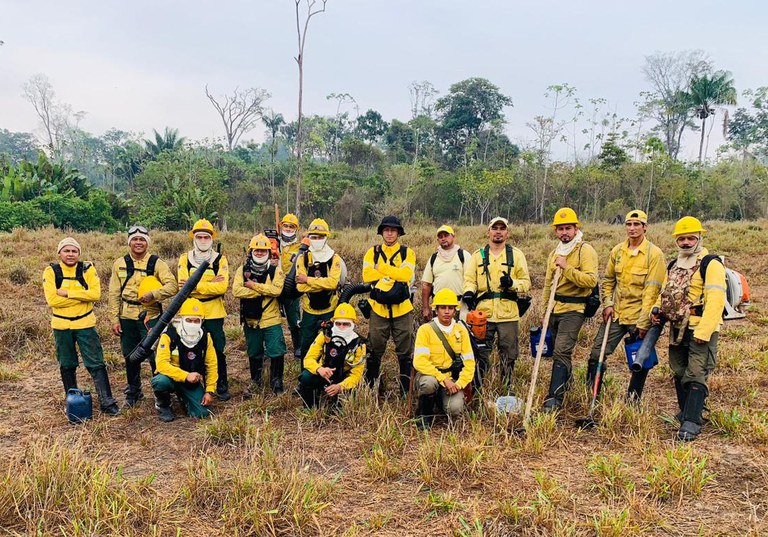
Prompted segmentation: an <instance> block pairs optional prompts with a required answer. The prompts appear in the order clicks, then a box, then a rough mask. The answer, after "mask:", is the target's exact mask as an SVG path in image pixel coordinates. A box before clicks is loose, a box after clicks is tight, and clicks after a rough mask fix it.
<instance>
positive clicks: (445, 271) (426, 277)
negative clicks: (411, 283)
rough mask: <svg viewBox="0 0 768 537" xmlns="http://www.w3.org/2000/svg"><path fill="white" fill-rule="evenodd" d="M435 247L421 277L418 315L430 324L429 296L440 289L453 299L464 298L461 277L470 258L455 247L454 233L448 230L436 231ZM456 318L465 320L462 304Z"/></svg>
mask: <svg viewBox="0 0 768 537" xmlns="http://www.w3.org/2000/svg"><path fill="white" fill-rule="evenodd" d="M437 244H438V248H437V252H435V253H434V254H432V257H430V258H429V263H427V266H426V267H424V274H423V275H422V277H421V315H422V317H423V318H424V321H425V322H428V321H430V320H432V308H430V307H429V301H430V299H431V298H432V296H433V295H435V294H437V293H439V292H440V291H441V290H442V289H450V290H451V291H453V292H454V293H456V296H457V297H461V296H462V295H463V294H464V273H465V272H466V271H467V270H470V267H471V264H470V257H471V256H472V254H471V253H469V252H467V251H466V250H464V249H462V248H461V247H460V246H459V245H458V244H456V233H455V232H454V231H453V228H452V227H451V226H449V225H442V226H440V228H439V229H438V230H437ZM459 317H460V318H461V319H462V320H466V318H467V306H466V304H462V307H461V309H460V310H459Z"/></svg>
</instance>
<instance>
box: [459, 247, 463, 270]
mask: <svg viewBox="0 0 768 537" xmlns="http://www.w3.org/2000/svg"><path fill="white" fill-rule="evenodd" d="M459 262H460V263H461V264H462V266H463V265H464V249H462V248H459Z"/></svg>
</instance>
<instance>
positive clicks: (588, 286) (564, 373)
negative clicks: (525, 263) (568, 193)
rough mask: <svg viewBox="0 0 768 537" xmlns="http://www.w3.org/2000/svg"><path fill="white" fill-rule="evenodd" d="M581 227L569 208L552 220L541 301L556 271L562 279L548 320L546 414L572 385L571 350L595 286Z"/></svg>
mask: <svg viewBox="0 0 768 537" xmlns="http://www.w3.org/2000/svg"><path fill="white" fill-rule="evenodd" d="M580 225H581V224H580V223H579V218H578V216H577V215H576V211H574V210H573V209H571V208H570V207H563V208H562V209H559V210H558V211H557V212H556V213H555V217H554V219H553V220H552V227H553V228H554V230H555V234H556V235H557V240H558V241H559V243H558V245H557V248H555V249H554V250H553V251H552V252H551V253H550V254H549V258H548V259H547V274H546V276H545V278H544V302H546V301H548V300H549V295H550V292H551V289H552V278H553V277H554V274H555V270H556V269H557V268H559V269H560V274H561V276H560V280H559V281H558V283H557V289H555V309H554V310H553V311H552V317H551V318H550V321H549V330H550V332H551V334H552V341H553V354H552V376H551V378H550V381H549V393H548V394H547V398H546V399H545V400H544V411H546V412H554V411H556V410H558V409H560V408H562V406H563V397H564V396H565V392H566V391H567V390H568V385H569V384H570V382H571V371H572V370H573V364H572V357H573V350H574V348H575V347H576V340H577V338H578V336H579V331H580V330H581V325H582V324H584V318H585V315H584V310H585V308H586V305H587V300H588V298H589V296H590V295H591V294H592V289H594V288H595V286H596V285H597V267H598V261H597V252H596V251H595V249H594V248H593V247H592V245H590V244H588V243H586V242H585V241H584V235H583V234H582V232H581V230H580V229H579V226H580Z"/></svg>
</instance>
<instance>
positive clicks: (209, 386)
mask: <svg viewBox="0 0 768 537" xmlns="http://www.w3.org/2000/svg"><path fill="white" fill-rule="evenodd" d="M203 311H204V307H203V304H202V303H201V302H200V301H199V300H197V299H196V298H188V299H187V300H185V301H184V304H182V306H181V309H179V317H180V318H181V322H180V323H179V324H178V325H177V326H178V327H179V328H178V331H177V330H176V328H174V326H169V327H168V328H167V330H166V332H165V333H164V334H163V335H162V336H160V343H159V345H158V347H157V358H156V362H157V366H156V367H157V370H156V371H155V372H156V375H155V376H154V377H152V389H153V390H154V391H155V401H156V402H155V408H157V412H158V414H159V415H160V420H161V421H166V422H168V421H173V420H174V417H175V416H174V415H173V410H171V392H174V391H175V392H176V395H178V396H179V398H180V399H181V401H182V402H183V403H184V406H185V407H186V409H187V414H188V415H189V416H191V417H193V418H207V417H208V416H209V415H210V413H211V412H210V410H208V406H209V405H210V404H211V403H212V402H213V395H214V392H215V391H216V381H217V380H218V379H219V375H218V368H217V362H216V349H215V348H214V346H213V339H212V338H211V335H210V334H209V333H208V330H207V329H206V328H205V327H203V320H204V313H203Z"/></svg>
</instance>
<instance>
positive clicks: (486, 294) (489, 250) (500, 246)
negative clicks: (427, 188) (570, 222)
mask: <svg viewBox="0 0 768 537" xmlns="http://www.w3.org/2000/svg"><path fill="white" fill-rule="evenodd" d="M488 237H489V238H490V242H489V243H488V244H486V245H485V247H483V248H480V249H479V250H477V251H475V253H473V254H472V259H471V261H470V263H471V267H470V270H468V271H466V272H465V273H464V303H465V304H467V306H468V307H469V309H470V310H473V309H475V307H477V309H478V310H480V311H483V312H485V313H486V314H487V315H488V325H487V328H486V344H487V345H486V348H485V349H483V350H482V352H479V353H478V356H477V359H478V368H477V373H476V375H475V377H476V380H477V387H478V388H480V387H481V386H482V381H483V377H484V376H485V374H486V372H487V371H488V367H489V366H490V356H491V349H492V348H493V343H494V340H495V339H496V336H497V335H498V349H499V361H500V363H501V372H502V374H503V382H504V383H505V384H506V386H507V389H510V388H511V386H512V372H513V371H514V368H515V361H516V360H517V355H518V345H517V337H518V322H519V320H520V310H519V309H518V306H517V299H518V298H519V296H520V295H521V294H525V293H528V291H529V290H530V289H531V277H530V276H529V275H528V263H527V262H526V260H525V255H523V252H522V251H520V250H519V249H518V248H515V247H513V246H511V245H509V244H507V240H508V239H509V222H508V221H507V219H506V218H502V217H500V216H497V217H496V218H494V219H493V220H491V222H490V223H489V224H488Z"/></svg>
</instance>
